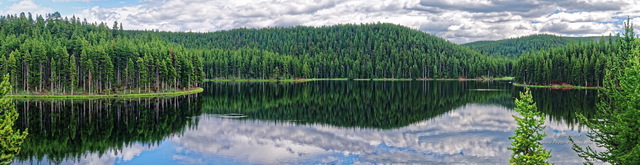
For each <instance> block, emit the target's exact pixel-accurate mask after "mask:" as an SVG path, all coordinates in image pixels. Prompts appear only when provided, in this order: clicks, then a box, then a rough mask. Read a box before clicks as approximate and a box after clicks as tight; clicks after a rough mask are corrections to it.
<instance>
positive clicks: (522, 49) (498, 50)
mask: <svg viewBox="0 0 640 165" xmlns="http://www.w3.org/2000/svg"><path fill="white" fill-rule="evenodd" d="M600 38H602V37H561V36H555V35H549V34H536V35H530V36H524V37H518V38H512V39H505V40H497V41H477V42H471V43H466V44H462V45H464V46H467V47H469V48H471V49H474V50H477V51H479V52H480V53H483V54H486V55H491V56H496V57H507V58H511V59H516V58H518V57H520V56H522V55H523V54H524V53H526V52H533V51H538V50H541V49H549V48H555V47H560V46H564V45H567V44H569V43H571V42H574V43H578V42H589V41H598V40H599V39H600Z"/></svg>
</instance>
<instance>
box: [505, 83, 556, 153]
mask: <svg viewBox="0 0 640 165" xmlns="http://www.w3.org/2000/svg"><path fill="white" fill-rule="evenodd" d="M515 104H516V108H515V111H516V112H518V113H519V114H520V115H521V116H522V117H518V116H516V115H513V118H514V119H515V120H516V122H517V123H518V127H517V128H516V129H515V130H514V131H515V132H514V134H515V135H514V136H512V137H509V139H511V147H509V149H510V150H512V151H513V154H511V160H510V162H511V163H514V164H532V165H533V164H549V163H548V162H547V159H549V158H550V157H551V151H550V150H546V149H544V148H542V147H543V146H542V143H541V142H540V141H541V140H542V138H543V137H545V136H546V133H540V132H541V131H542V130H543V129H544V128H545V126H543V125H544V120H545V116H544V115H542V114H540V112H539V111H538V110H537V109H538V108H537V107H536V103H535V102H533V96H531V91H530V90H529V88H526V89H525V92H520V98H519V99H516V101H515Z"/></svg>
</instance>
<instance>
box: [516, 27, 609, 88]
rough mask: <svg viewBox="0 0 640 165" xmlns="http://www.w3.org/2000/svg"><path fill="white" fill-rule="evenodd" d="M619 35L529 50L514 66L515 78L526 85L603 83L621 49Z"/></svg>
mask: <svg viewBox="0 0 640 165" xmlns="http://www.w3.org/2000/svg"><path fill="white" fill-rule="evenodd" d="M620 42H621V41H620V38H619V37H616V41H613V37H609V42H607V41H605V39H604V37H603V38H601V39H600V41H599V42H593V41H591V42H587V43H583V42H578V43H569V44H568V45H566V46H563V47H557V48H550V49H543V50H540V51H537V52H533V53H526V54H524V55H523V56H522V57H520V58H519V59H518V60H517V62H516V63H515V65H514V71H513V76H514V77H515V79H516V81H518V82H520V83H526V84H554V83H569V84H573V85H581V86H601V85H602V83H603V77H604V75H605V69H606V66H607V65H608V64H607V63H608V62H609V61H610V60H611V57H612V56H613V54H617V53H619V52H620V49H621V46H620V45H621V44H620Z"/></svg>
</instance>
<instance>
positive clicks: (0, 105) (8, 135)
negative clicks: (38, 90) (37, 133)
mask: <svg viewBox="0 0 640 165" xmlns="http://www.w3.org/2000/svg"><path fill="white" fill-rule="evenodd" d="M10 91H11V85H10V83H9V74H7V75H5V76H4V80H3V81H2V83H0V164H10V163H11V162H12V161H13V157H14V156H16V155H17V154H18V153H20V145H21V144H22V142H24V138H25V137H27V134H28V133H27V130H25V131H24V132H22V133H20V131H18V130H13V124H14V122H15V121H16V120H17V119H18V112H16V109H15V104H14V103H13V102H12V100H11V99H8V98H5V95H6V94H7V93H9V92H10Z"/></svg>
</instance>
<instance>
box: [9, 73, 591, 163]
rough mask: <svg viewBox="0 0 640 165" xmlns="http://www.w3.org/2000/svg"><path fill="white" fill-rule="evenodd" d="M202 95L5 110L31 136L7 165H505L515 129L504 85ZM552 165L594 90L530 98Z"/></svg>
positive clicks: (277, 88)
mask: <svg viewBox="0 0 640 165" xmlns="http://www.w3.org/2000/svg"><path fill="white" fill-rule="evenodd" d="M203 88H204V89H205V91H204V92H203V93H200V94H195V95H188V96H179V97H163V98H139V99H93V100H71V99H66V100H15V102H16V107H17V109H18V112H19V113H20V117H19V119H18V120H17V121H16V122H17V123H16V126H17V127H18V128H20V129H23V128H29V136H28V137H27V139H26V140H25V142H24V144H23V145H22V150H21V154H20V155H18V156H17V157H16V158H15V161H14V163H17V164H355V163H365V164H386V163H420V164H507V163H508V161H509V156H510V154H511V151H510V150H508V149H507V147H509V146H510V141H509V139H508V137H509V136H512V135H513V130H514V129H515V128H516V126H517V125H516V122H515V121H514V119H513V117H512V115H514V114H516V113H515V111H513V108H514V106H515V105H514V103H513V101H514V98H515V97H517V96H518V92H519V91H523V88H519V87H513V86H512V85H511V83H510V82H507V81H493V82H475V81H466V82H458V81H314V82H303V83H233V82H226V83H221V82H210V83H205V84H204V87H203ZM532 93H533V96H534V100H535V101H536V102H537V104H538V107H539V109H540V110H541V111H542V112H543V113H544V114H546V116H547V120H546V122H545V125H546V126H547V128H546V129H545V130H544V132H546V133H547V137H545V138H544V140H543V143H544V146H545V148H547V149H551V150H552V152H551V154H552V156H553V157H552V158H551V159H550V162H552V163H556V164H582V159H581V158H579V157H578V156H577V155H576V153H575V152H574V151H573V150H571V144H570V143H569V141H568V140H567V137H568V136H572V137H574V138H575V140H576V141H577V142H579V143H581V144H582V145H583V146H584V145H589V146H594V144H593V143H592V142H591V141H589V138H588V137H586V136H585V131H586V130H587V129H586V128H584V127H582V126H580V125H579V124H577V119H576V113H580V114H584V115H586V116H587V117H591V116H593V115H594V113H595V110H594V107H595V103H596V102H597V91H595V90H549V89H532Z"/></svg>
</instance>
